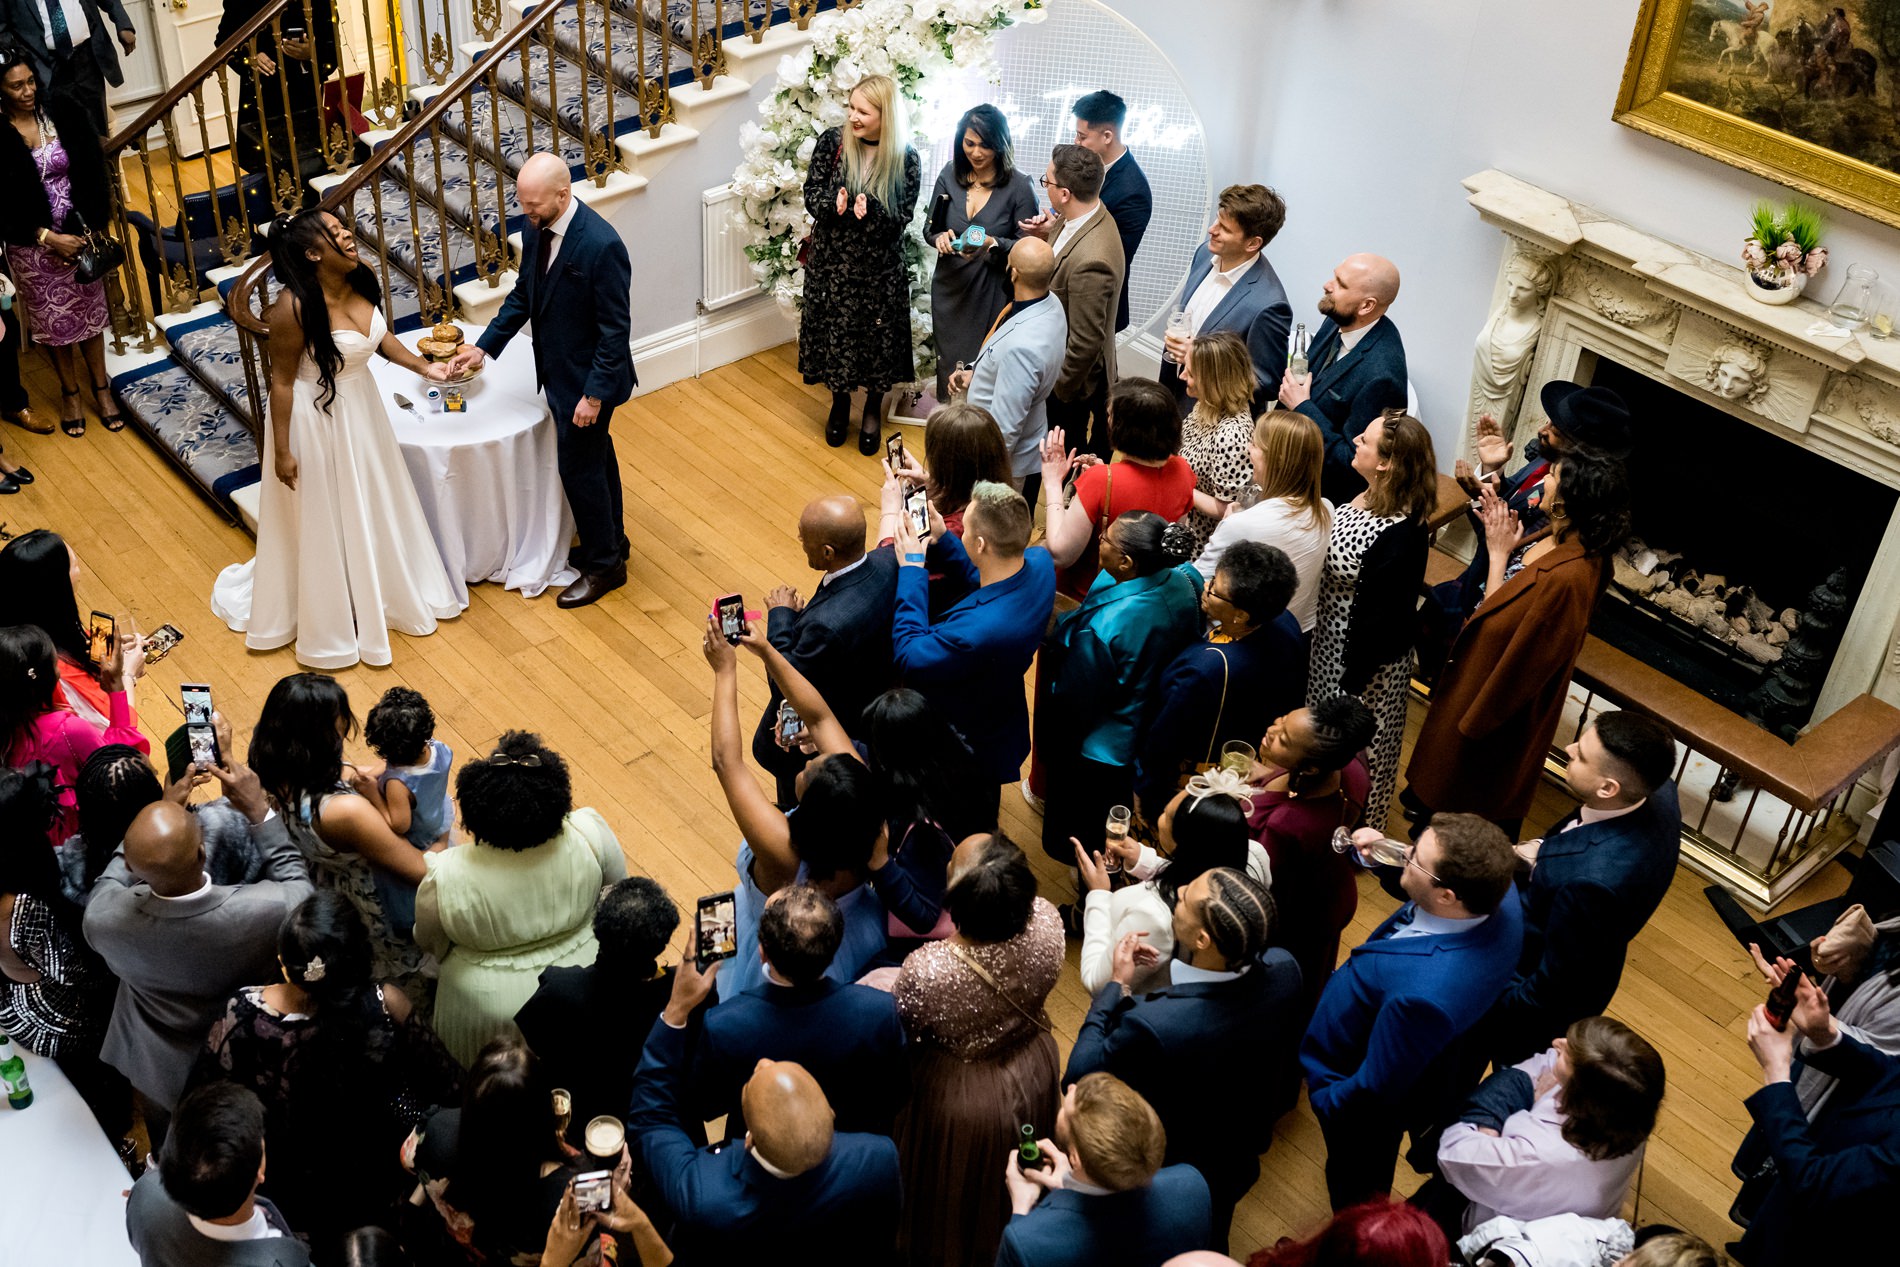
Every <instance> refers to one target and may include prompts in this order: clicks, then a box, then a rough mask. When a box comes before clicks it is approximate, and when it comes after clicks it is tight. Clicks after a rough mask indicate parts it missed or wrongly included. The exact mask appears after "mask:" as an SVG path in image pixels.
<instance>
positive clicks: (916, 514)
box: [907, 488, 930, 537]
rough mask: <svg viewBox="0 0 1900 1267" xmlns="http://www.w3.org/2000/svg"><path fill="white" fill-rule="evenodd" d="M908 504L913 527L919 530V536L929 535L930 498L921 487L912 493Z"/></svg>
mask: <svg viewBox="0 0 1900 1267" xmlns="http://www.w3.org/2000/svg"><path fill="white" fill-rule="evenodd" d="M907 504H908V506H909V507H910V523H911V527H913V528H915V529H916V530H917V535H918V536H919V537H928V536H929V535H930V498H929V497H928V496H926V495H925V493H924V490H923V489H921V488H920V489H918V490H917V491H916V492H914V493H912V494H911V495H910V501H909V502H908V503H907Z"/></svg>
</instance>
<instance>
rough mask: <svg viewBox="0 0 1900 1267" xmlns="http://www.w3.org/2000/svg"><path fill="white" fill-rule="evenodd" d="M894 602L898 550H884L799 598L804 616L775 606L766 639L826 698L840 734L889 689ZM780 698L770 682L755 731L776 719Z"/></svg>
mask: <svg viewBox="0 0 1900 1267" xmlns="http://www.w3.org/2000/svg"><path fill="white" fill-rule="evenodd" d="M896 602H897V552H896V551H895V550H892V549H890V548H889V547H884V548H881V549H877V550H872V551H871V552H870V553H868V554H866V555H865V556H864V562H863V563H861V564H859V565H858V566H857V567H855V568H853V569H851V571H849V572H847V573H845V574H844V575H843V576H840V577H838V578H836V579H835V580H830V581H826V582H824V583H823V584H821V585H819V586H818V588H817V589H816V590H814V591H812V596H811V597H810V598H808V599H806V600H805V608H804V610H803V611H793V610H792V609H791V608H789V607H774V608H772V609H771V610H769V611H768V612H766V614H765V636H766V637H767V638H768V639H769V640H770V641H771V643H772V645H773V646H775V647H777V648H778V649H779V652H780V654H782V655H783V656H784V657H785V659H786V660H787V661H789V662H790V663H791V666H792V667H793V668H794V669H797V670H798V671H799V672H800V673H802V674H803V675H804V676H805V679H806V680H807V681H808V682H810V683H811V684H812V685H813V686H814V687H816V688H817V690H818V693H819V694H820V695H822V696H824V697H825V703H826V704H827V705H828V706H830V708H831V711H832V712H833V713H835V714H836V715H837V717H838V720H839V721H840V722H841V723H843V725H844V728H845V729H846V730H856V729H857V728H858V719H859V718H861V717H863V716H864V709H865V706H866V705H867V704H869V703H870V702H871V701H872V700H874V699H876V698H877V697H878V696H879V695H882V694H883V693H884V692H885V690H887V689H888V688H889V687H890V685H891V608H892V606H893V605H894V604H895V603H896ZM784 698H785V696H784V695H783V694H782V693H781V692H780V691H779V689H778V686H777V685H776V684H774V685H773V686H772V689H771V701H770V703H768V704H767V705H766V708H765V719H764V721H763V722H762V723H761V725H762V726H766V727H769V726H771V725H772V724H773V723H774V722H775V721H776V720H777V718H778V706H779V701H780V700H782V699H784Z"/></svg>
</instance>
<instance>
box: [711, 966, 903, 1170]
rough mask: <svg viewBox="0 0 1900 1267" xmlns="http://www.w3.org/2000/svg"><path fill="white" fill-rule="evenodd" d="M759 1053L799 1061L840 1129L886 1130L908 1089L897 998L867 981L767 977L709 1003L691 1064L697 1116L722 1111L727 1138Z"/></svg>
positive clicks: (739, 1125) (737, 1123)
mask: <svg viewBox="0 0 1900 1267" xmlns="http://www.w3.org/2000/svg"><path fill="white" fill-rule="evenodd" d="M761 1058H768V1059H771V1060H794V1061H797V1062H798V1063H799V1064H801V1065H803V1066H804V1067H805V1071H806V1072H807V1073H809V1074H811V1076H812V1077H813V1078H815V1079H817V1081H818V1085H819V1086H820V1087H823V1088H824V1091H825V1098H826V1099H827V1100H829V1101H831V1108H832V1111H833V1112H834V1113H836V1114H837V1129H839V1130H841V1131H863V1132H866V1133H868V1134H872V1135H889V1134H890V1133H891V1125H892V1123H893V1122H894V1121H895V1120H896V1117H897V1110H898V1109H899V1108H900V1107H902V1105H903V1102H904V1099H905V1096H906V1095H907V1093H908V1092H909V1089H910V1065H909V1063H908V1061H907V1060H906V1059H905V1055H904V1027H903V1025H902V1024H901V1023H900V1022H899V1021H898V1019H897V999H896V997H895V996H894V995H892V994H891V993H890V992H889V991H888V990H873V989H872V988H871V987H870V986H868V985H848V984H843V983H840V982H837V981H832V980H829V979H826V978H821V979H819V980H818V981H815V982H813V983H811V984H808V985H798V986H785V985H775V984H773V983H772V982H770V981H768V982H766V983H765V984H764V985H761V986H756V987H754V988H753V989H750V990H744V991H741V992H740V993H738V994H735V995H733V996H732V997H731V998H729V999H725V1000H723V1001H721V1003H720V1004H719V1006H718V1007H715V1008H709V1009H708V1010H707V1012H706V1024H705V1028H704V1029H703V1030H702V1031H701V1033H700V1038H699V1051H698V1053H697V1055H696V1057H695V1059H694V1062H693V1101H694V1104H695V1105H696V1108H695V1110H694V1115H695V1116H696V1117H699V1118H702V1119H705V1120H708V1121H710V1120H711V1119H713V1118H716V1117H718V1116H719V1115H720V1114H721V1113H724V1114H726V1138H727V1139H743V1138H744V1137H745V1111H744V1109H743V1108H742V1107H741V1106H740V1103H739V1092H740V1090H741V1089H742V1088H743V1087H744V1086H745V1082H746V1079H747V1078H750V1077H751V1076H752V1069H753V1066H755V1065H757V1064H758V1063H759V1060H760V1059H761Z"/></svg>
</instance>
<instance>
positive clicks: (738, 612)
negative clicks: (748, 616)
mask: <svg viewBox="0 0 1900 1267" xmlns="http://www.w3.org/2000/svg"><path fill="white" fill-rule="evenodd" d="M714 608H715V609H716V610H717V611H718V613H719V632H720V633H722V634H724V635H725V636H726V641H727V642H732V643H736V642H738V641H739V638H740V635H742V634H746V633H749V632H751V631H750V630H748V629H747V628H746V623H745V599H743V598H741V597H740V596H739V595H737V594H728V595H726V596H725V597H724V598H722V599H720V600H719V601H718V602H717V603H715V604H714Z"/></svg>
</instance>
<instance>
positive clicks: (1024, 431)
mask: <svg viewBox="0 0 1900 1267" xmlns="http://www.w3.org/2000/svg"><path fill="white" fill-rule="evenodd" d="M1055 275H1056V253H1055V249H1054V248H1053V247H1051V246H1050V245H1049V244H1048V243H1047V242H1045V241H1043V240H1042V239H1041V238H1032V237H1025V238H1021V239H1019V240H1018V241H1017V243H1016V245H1015V246H1013V247H1011V248H1010V250H1009V280H1010V285H1011V287H1012V289H1013V298H1012V299H1011V300H1010V302H1009V306H1008V307H1006V308H1004V309H1003V313H1002V315H1001V316H1000V317H998V318H997V320H996V325H995V326H994V327H992V328H991V330H990V332H989V334H988V335H987V336H986V337H985V338H984V340H983V347H982V350H981V351H979V352H978V353H977V354H976V361H975V363H974V364H973V365H972V366H971V367H970V368H969V369H967V370H960V371H958V372H957V373H956V374H953V375H951V379H950V387H951V390H952V391H963V390H967V391H968V392H969V397H968V399H969V402H970V403H971V404H972V405H976V406H978V407H980V408H983V409H986V410H988V411H989V415H990V417H992V418H994V419H996V426H997V429H998V430H1000V431H1001V432H1002V433H1003V447H1004V448H1005V449H1006V450H1007V451H1008V452H1009V478H1010V483H1011V484H1012V485H1013V486H1014V487H1015V488H1016V489H1017V490H1018V491H1019V492H1021V493H1022V494H1023V500H1025V501H1027V502H1028V503H1029V504H1030V505H1031V506H1033V505H1035V504H1036V494H1037V492H1038V491H1039V490H1040V488H1041V486H1042V475H1041V470H1042V459H1041V456H1040V454H1041V449H1042V437H1043V435H1044V433H1046V432H1047V431H1048V430H1049V393H1050V392H1052V391H1054V390H1055V386H1056V379H1057V378H1058V377H1060V376H1061V374H1062V358H1063V356H1064V354H1065V353H1066V352H1067V351H1068V347H1069V318H1068V315H1067V314H1066V313H1065V312H1064V311H1063V310H1062V305H1061V304H1060V303H1050V302H1048V299H1049V285H1050V282H1051V281H1052V280H1053V279H1054V278H1055ZM1025 481H1030V483H1029V484H1028V485H1027V486H1025Z"/></svg>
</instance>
